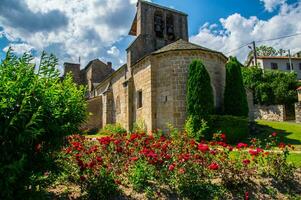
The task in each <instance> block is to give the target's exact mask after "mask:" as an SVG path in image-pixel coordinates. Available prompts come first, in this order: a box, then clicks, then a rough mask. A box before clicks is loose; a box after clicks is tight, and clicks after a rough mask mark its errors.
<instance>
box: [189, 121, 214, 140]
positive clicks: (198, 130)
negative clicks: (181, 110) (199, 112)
mask: <svg viewBox="0 0 301 200" xmlns="http://www.w3.org/2000/svg"><path fill="white" fill-rule="evenodd" d="M185 131H186V133H187V135H188V136H189V137H191V138H194V139H196V140H197V141H200V140H201V139H202V138H204V137H205V136H208V135H209V132H210V128H209V126H208V122H207V121H205V120H204V119H197V118H196V117H191V116H190V117H188V119H187V120H186V123H185Z"/></svg>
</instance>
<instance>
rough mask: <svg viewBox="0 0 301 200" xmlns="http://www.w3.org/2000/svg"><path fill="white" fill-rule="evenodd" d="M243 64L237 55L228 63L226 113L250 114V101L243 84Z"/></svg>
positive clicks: (225, 97)
mask: <svg viewBox="0 0 301 200" xmlns="http://www.w3.org/2000/svg"><path fill="white" fill-rule="evenodd" d="M241 67H242V65H241V64H240V63H239V62H238V60H237V59H236V58H235V57H230V59H229V61H228V63H227V64H226V88H225V93H224V114H226V115H234V116H248V112H249V109H248V102H247V96H246V91H245V88H244V84H243V79H242V74H241Z"/></svg>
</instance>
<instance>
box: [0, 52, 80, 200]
mask: <svg viewBox="0 0 301 200" xmlns="http://www.w3.org/2000/svg"><path fill="white" fill-rule="evenodd" d="M31 60H32V57H31V56H30V55H28V54H24V55H23V56H22V57H20V58H18V57H16V56H15V55H13V54H12V53H11V51H8V53H7V55H6V58H5V59H4V60H3V61H2V63H1V64H0V96H1V98H0V113H1V114H0V144H1V146H0V151H1V158H0V177H1V179H0V188H1V194H0V199H18V198H24V192H25V190H26V191H28V194H29V193H31V192H32V191H33V190H34V188H35V187H34V186H33V185H31V187H29V184H30V183H29V181H30V180H29V177H31V176H32V175H33V174H34V173H36V172H37V173H40V172H42V171H43V170H47V169H46V168H47V166H45V165H46V163H49V162H48V161H47V162H46V160H45V159H47V160H52V158H51V156H52V152H53V151H54V150H56V149H57V148H59V147H60V146H61V144H62V143H63V141H64V140H63V138H64V136H66V135H69V134H73V133H74V132H76V131H78V127H79V125H80V124H81V123H82V122H83V121H84V120H85V117H86V103H85V99H84V94H85V90H84V88H83V87H78V86H77V85H75V84H74V83H73V81H72V78H71V76H70V75H68V76H67V77H66V78H65V79H64V80H63V81H61V79H60V77H59V72H58V70H56V65H57V59H56V58H55V57H54V56H53V55H50V56H48V55H46V54H44V53H43V55H42V57H41V62H40V65H39V68H38V70H37V71H36V70H35V65H33V64H31V63H30V62H31ZM30 188H31V189H30Z"/></svg>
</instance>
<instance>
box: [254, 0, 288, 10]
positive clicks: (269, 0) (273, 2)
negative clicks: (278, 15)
mask: <svg viewBox="0 0 301 200" xmlns="http://www.w3.org/2000/svg"><path fill="white" fill-rule="evenodd" d="M260 1H261V2H263V4H264V8H265V10H267V11H269V12H272V11H274V10H275V9H276V8H277V7H278V6H280V5H283V4H284V3H285V2H286V0H260Z"/></svg>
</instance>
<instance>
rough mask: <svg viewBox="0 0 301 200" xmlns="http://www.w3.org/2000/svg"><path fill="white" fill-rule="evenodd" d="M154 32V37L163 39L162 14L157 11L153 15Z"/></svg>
mask: <svg viewBox="0 0 301 200" xmlns="http://www.w3.org/2000/svg"><path fill="white" fill-rule="evenodd" d="M154 30H155V33H156V37H159V38H163V36H164V20H163V14H162V13H161V12H159V11H156V12H155V15H154Z"/></svg>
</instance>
